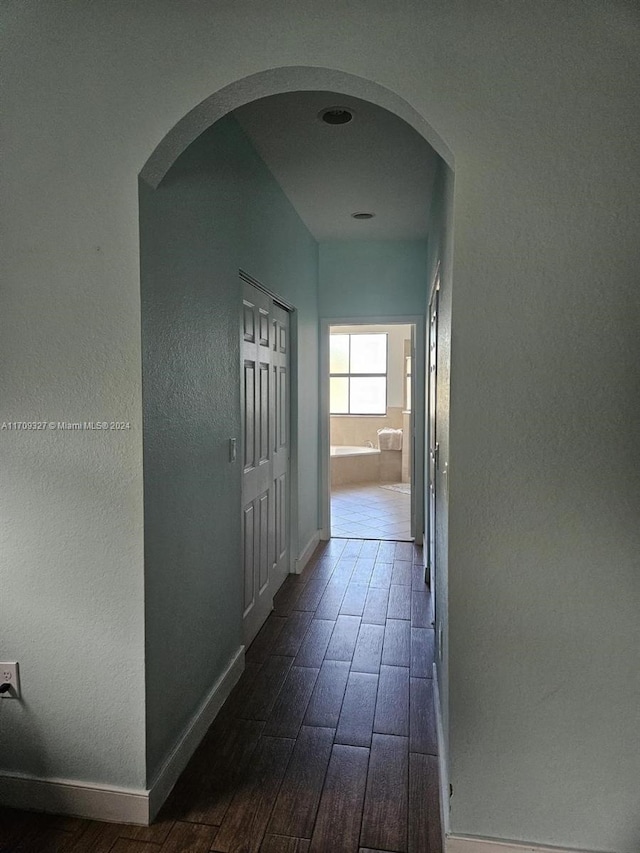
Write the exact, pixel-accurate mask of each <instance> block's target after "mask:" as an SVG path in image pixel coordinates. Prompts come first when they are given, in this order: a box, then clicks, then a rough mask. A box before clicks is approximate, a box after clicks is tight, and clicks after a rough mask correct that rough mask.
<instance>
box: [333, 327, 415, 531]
mask: <svg viewBox="0 0 640 853" xmlns="http://www.w3.org/2000/svg"><path fill="white" fill-rule="evenodd" d="M410 324H413V326H414V327H415V339H414V346H415V359H414V361H415V364H412V365H411V370H412V374H413V376H412V382H411V414H412V422H413V431H414V436H413V439H414V440H413V448H412V450H413V452H412V455H411V528H412V530H413V531H414V532H415V541H416V543H417V544H421V543H422V540H423V537H424V470H425V469H424V447H425V444H424V442H425V404H426V400H425V331H426V322H425V317H424V315H422V314H406V315H402V316H393V317H384V316H382V317H381V316H374V317H370V316H360V317H322V318H321V319H320V460H319V461H320V472H319V474H320V476H319V478H318V479H319V486H320V496H319V497H320V500H319V506H320V530H321V534H320V535H321V538H322V539H330V538H331V451H330V430H329V330H330V327H331V326H408V325H410Z"/></svg>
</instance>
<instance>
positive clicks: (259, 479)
mask: <svg viewBox="0 0 640 853" xmlns="http://www.w3.org/2000/svg"><path fill="white" fill-rule="evenodd" d="M242 287H243V300H242V318H241V330H240V345H241V354H242V365H241V368H242V369H241V382H242V389H241V390H242V396H241V400H242V428H243V442H242V461H243V472H242V544H243V562H242V565H243V571H244V640H245V645H247V646H248V645H249V643H250V642H251V640H253V638H254V637H255V635H256V634H257V633H258V631H259V630H260V627H261V626H262V624H263V622H264V621H265V619H266V618H267V616H268V615H269V613H270V612H271V609H272V607H273V596H274V595H275V593H276V592H277V590H278V588H279V587H280V585H281V584H282V582H283V580H284V579H285V577H286V575H287V574H288V573H289V425H290V413H289V409H290V394H289V358H290V355H289V353H290V339H289V312H288V311H286V310H285V309H284V308H282V307H281V306H280V305H278V304H277V303H276V302H274V300H273V299H272V298H271V297H270V296H269V295H268V294H267V293H265V292H264V291H262V290H260V289H259V288H257V287H254V286H253V285H252V284H249V283H248V282H246V281H244V280H242Z"/></svg>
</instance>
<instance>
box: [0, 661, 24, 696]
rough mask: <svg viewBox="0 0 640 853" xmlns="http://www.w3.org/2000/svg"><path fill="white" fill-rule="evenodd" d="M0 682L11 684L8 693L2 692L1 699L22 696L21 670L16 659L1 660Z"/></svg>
mask: <svg viewBox="0 0 640 853" xmlns="http://www.w3.org/2000/svg"><path fill="white" fill-rule="evenodd" d="M0 684H10V685H11V688H10V689H9V690H7V692H6V693H0V699H19V698H20V671H19V669H18V664H17V663H16V662H15V661H13V662H10V661H9V662H7V661H5V662H4V663H3V662H0Z"/></svg>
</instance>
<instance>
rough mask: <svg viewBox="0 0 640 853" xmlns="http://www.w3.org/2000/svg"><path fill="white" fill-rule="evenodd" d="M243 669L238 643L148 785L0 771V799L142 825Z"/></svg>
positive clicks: (16, 804)
mask: <svg viewBox="0 0 640 853" xmlns="http://www.w3.org/2000/svg"><path fill="white" fill-rule="evenodd" d="M243 670H244V646H241V647H240V648H239V649H238V651H237V652H236V653H235V654H234V656H233V658H232V659H231V661H230V663H229V664H228V666H227V668H226V669H225V671H224V672H223V673H222V675H221V676H220V678H218V679H217V681H216V683H215V684H214V685H213V687H212V688H211V690H210V691H209V693H208V695H207V696H206V697H205V699H204V701H203V702H202V703H201V704H200V706H199V708H198V709H197V711H196V712H195V714H194V715H193V717H192V718H191V721H190V722H189V724H188V725H187V727H186V728H185V730H184V731H183V732H182V734H181V735H180V737H179V738H178V740H177V742H176V744H175V746H174V747H173V749H172V750H171V752H170V753H169V755H168V757H167V759H166V760H165V762H164V764H163V765H162V767H161V768H160V770H159V771H158V773H157V774H156V776H155V778H154V780H153V782H152V784H151V785H150V787H149V789H148V790H146V789H144V788H141V789H139V790H137V789H133V788H119V787H116V786H112V785H100V784H91V783H86V782H77V781H74V780H70V779H41V778H39V777H36V776H27V775H24V774H21V773H11V772H1V773H0V804H1V805H3V806H8V807H10V808H15V809H28V810H33V811H43V812H51V813H53V814H65V815H73V816H74V817H82V818H88V819H90V820H104V821H110V822H112V823H133V824H141V825H143V826H148V824H149V823H150V822H151V821H152V820H153V818H154V817H155V816H156V814H157V813H158V811H159V809H160V807H161V806H162V804H163V803H164V801H165V800H166V798H167V796H168V795H169V793H170V791H171V789H172V788H173V786H174V785H175V783H176V782H177V781H178V777H179V776H180V774H181V773H182V771H183V770H184V768H185V767H186V766H187V762H188V761H189V759H190V758H191V756H192V755H193V753H194V752H195V750H196V748H197V746H198V744H199V743H200V741H201V740H202V738H203V737H204V735H205V733H206V731H207V729H208V728H209V726H210V725H211V723H212V722H213V720H214V719H215V717H216V714H217V713H218V711H219V710H220V708H221V707H222V705H223V704H224V702H225V700H226V698H227V696H228V695H229V693H231V690H232V689H233V687H234V685H235V684H236V682H237V681H238V679H239V678H240V676H241V675H242V672H243Z"/></svg>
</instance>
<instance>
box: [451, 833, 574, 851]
mask: <svg viewBox="0 0 640 853" xmlns="http://www.w3.org/2000/svg"><path fill="white" fill-rule="evenodd" d="M444 849H445V853H590V851H587V850H583V849H582V848H580V849H576V848H569V847H543V846H540V845H537V844H522V843H520V842H517V841H500V840H499V839H495V838H476V837H473V836H470V835H449V836H447V840H446V846H445V848H444Z"/></svg>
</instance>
